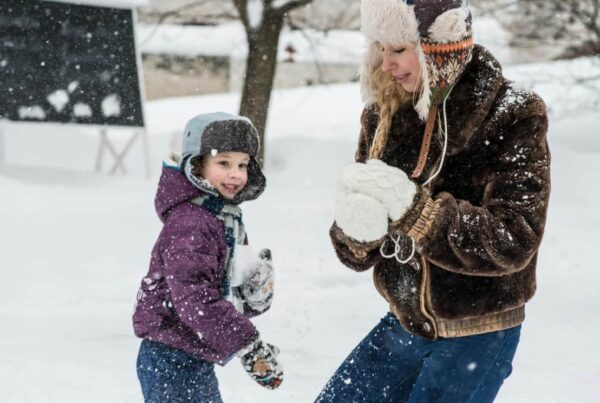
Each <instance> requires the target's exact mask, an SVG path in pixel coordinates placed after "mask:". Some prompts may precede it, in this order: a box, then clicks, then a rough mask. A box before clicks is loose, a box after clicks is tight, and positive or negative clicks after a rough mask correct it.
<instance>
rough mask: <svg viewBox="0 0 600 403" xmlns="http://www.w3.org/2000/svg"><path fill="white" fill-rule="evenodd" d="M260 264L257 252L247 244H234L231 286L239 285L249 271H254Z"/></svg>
mask: <svg viewBox="0 0 600 403" xmlns="http://www.w3.org/2000/svg"><path fill="white" fill-rule="evenodd" d="M259 265H260V262H259V260H258V253H256V252H255V251H254V249H252V247H250V246H249V245H236V246H235V251H234V254H233V273H232V275H231V286H232V287H239V286H241V285H242V284H243V283H244V281H245V280H246V277H247V276H248V274H249V273H252V272H255V271H256V270H257V269H258V267H259Z"/></svg>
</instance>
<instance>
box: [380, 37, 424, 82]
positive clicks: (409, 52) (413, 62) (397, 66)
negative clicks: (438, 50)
mask: <svg viewBox="0 0 600 403" xmlns="http://www.w3.org/2000/svg"><path fill="white" fill-rule="evenodd" d="M381 53H382V56H383V63H382V64H381V69H382V70H383V71H385V72H386V73H390V74H391V75H392V76H393V77H394V80H395V81H396V83H397V84H399V85H401V86H402V88H404V90H405V91H407V92H410V93H413V92H415V91H416V90H417V89H418V88H419V85H420V81H421V77H420V73H421V67H420V65H419V57H418V56H417V52H416V50H415V47H414V45H411V44H402V45H394V46H392V45H381Z"/></svg>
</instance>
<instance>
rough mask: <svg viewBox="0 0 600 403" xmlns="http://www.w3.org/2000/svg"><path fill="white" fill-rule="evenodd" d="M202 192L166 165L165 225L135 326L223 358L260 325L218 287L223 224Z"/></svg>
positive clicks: (162, 189) (207, 356)
mask: <svg viewBox="0 0 600 403" xmlns="http://www.w3.org/2000/svg"><path fill="white" fill-rule="evenodd" d="M201 194H202V192H201V191H200V190H199V189H197V188H196V187H194V186H193V185H192V184H191V183H190V182H189V181H188V180H187V179H186V177H185V175H184V174H182V173H181V172H180V171H179V170H178V169H174V168H172V167H167V166H166V167H163V172H162V175H161V178H160V181H159V184H158V190H157V193H156V199H155V205H156V211H157V213H158V215H159V217H160V219H161V221H162V222H163V223H164V226H163V229H162V231H161V233H160V235H159V237H158V240H157V241H156V244H155V245H154V249H153V250H152V257H151V261H150V269H149V271H148V274H147V276H146V277H144V278H143V279H142V285H141V287H140V290H139V292H138V297H137V303H136V307H135V312H134V314H133V327H134V330H135V334H136V336H138V337H142V338H146V339H150V340H154V341H158V342H161V343H164V344H166V345H169V346H171V347H174V348H178V349H181V350H185V351H187V352H189V353H191V354H193V355H195V356H198V357H200V358H202V359H204V360H207V361H210V362H215V363H219V364H224V363H225V362H226V361H227V360H228V359H229V358H230V357H231V356H232V355H233V354H234V353H235V352H236V351H238V350H240V349H241V348H242V347H244V346H246V345H247V344H248V343H249V342H250V340H251V339H252V338H253V337H254V336H255V335H256V334H257V331H256V328H255V327H254V325H253V324H252V323H251V322H250V321H249V319H248V318H247V317H246V316H244V315H243V314H241V313H239V312H238V311H237V310H236V309H235V308H234V306H233V305H232V304H231V303H230V302H229V301H226V300H225V299H223V297H222V295H221V293H220V291H219V286H220V284H221V278H222V276H223V273H224V268H225V258H226V253H227V247H226V243H225V230H224V225H223V222H222V221H221V220H219V219H218V218H217V217H216V216H215V215H213V214H212V213H210V212H208V211H207V210H205V209H203V208H202V207H200V206H198V205H195V204H192V203H191V202H190V200H191V199H193V198H195V197H197V196H199V195H201Z"/></svg>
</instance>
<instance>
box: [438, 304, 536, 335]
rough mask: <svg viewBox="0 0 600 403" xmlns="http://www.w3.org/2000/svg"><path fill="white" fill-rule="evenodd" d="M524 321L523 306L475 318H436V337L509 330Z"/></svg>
mask: <svg viewBox="0 0 600 403" xmlns="http://www.w3.org/2000/svg"><path fill="white" fill-rule="evenodd" d="M524 320H525V306H524V305H523V306H520V307H518V308H514V309H511V310H508V311H504V312H497V313H491V314H488V315H484V316H479V317H476V318H465V319H440V318H437V320H436V324H437V331H438V337H464V336H473V335H476V334H482V333H489V332H496V331H499V330H504V329H510V328H511V327H515V326H518V325H520V324H521V323H523V321H524Z"/></svg>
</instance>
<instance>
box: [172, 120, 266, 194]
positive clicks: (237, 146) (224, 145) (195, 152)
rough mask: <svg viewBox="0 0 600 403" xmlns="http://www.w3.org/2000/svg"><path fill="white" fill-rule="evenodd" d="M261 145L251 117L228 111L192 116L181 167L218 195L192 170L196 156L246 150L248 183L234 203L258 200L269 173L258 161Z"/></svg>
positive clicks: (195, 182) (196, 182)
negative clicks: (266, 173) (266, 175)
mask: <svg viewBox="0 0 600 403" xmlns="http://www.w3.org/2000/svg"><path fill="white" fill-rule="evenodd" d="M259 147H260V141H259V137H258V133H257V131H256V128H255V127H254V125H253V124H252V122H251V121H250V120H249V119H248V118H246V117H244V116H238V115H231V114H229V113H224V112H214V113H205V114H200V115H197V116H195V117H194V118H192V119H190V121H189V122H188V123H187V124H186V126H185V129H184V131H183V140H182V153H181V157H182V159H181V169H182V171H183V172H184V173H185V176H186V177H187V179H188V180H189V181H190V182H191V183H192V184H193V185H194V186H196V187H197V188H199V189H200V190H202V191H203V192H206V193H209V194H212V195H214V196H218V192H217V191H216V190H215V189H214V188H213V187H212V185H210V183H208V182H207V181H206V180H204V179H203V178H199V177H197V176H196V175H194V174H193V173H192V159H194V158H202V157H203V156H205V155H207V154H211V155H213V156H215V155H217V154H218V153H223V152H243V153H246V154H248V155H249V157H250V162H249V163H248V182H247V184H246V186H245V187H244V189H242V191H240V192H239V193H238V194H237V195H236V196H235V197H234V199H233V201H232V202H233V203H234V204H239V203H241V202H243V201H247V200H254V199H256V198H257V197H258V196H260V195H261V193H262V192H263V191H264V190H265V187H266V179H265V176H264V174H263V172H262V170H261V168H260V165H259V164H258V162H257V161H256V157H257V154H258V150H259Z"/></svg>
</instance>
